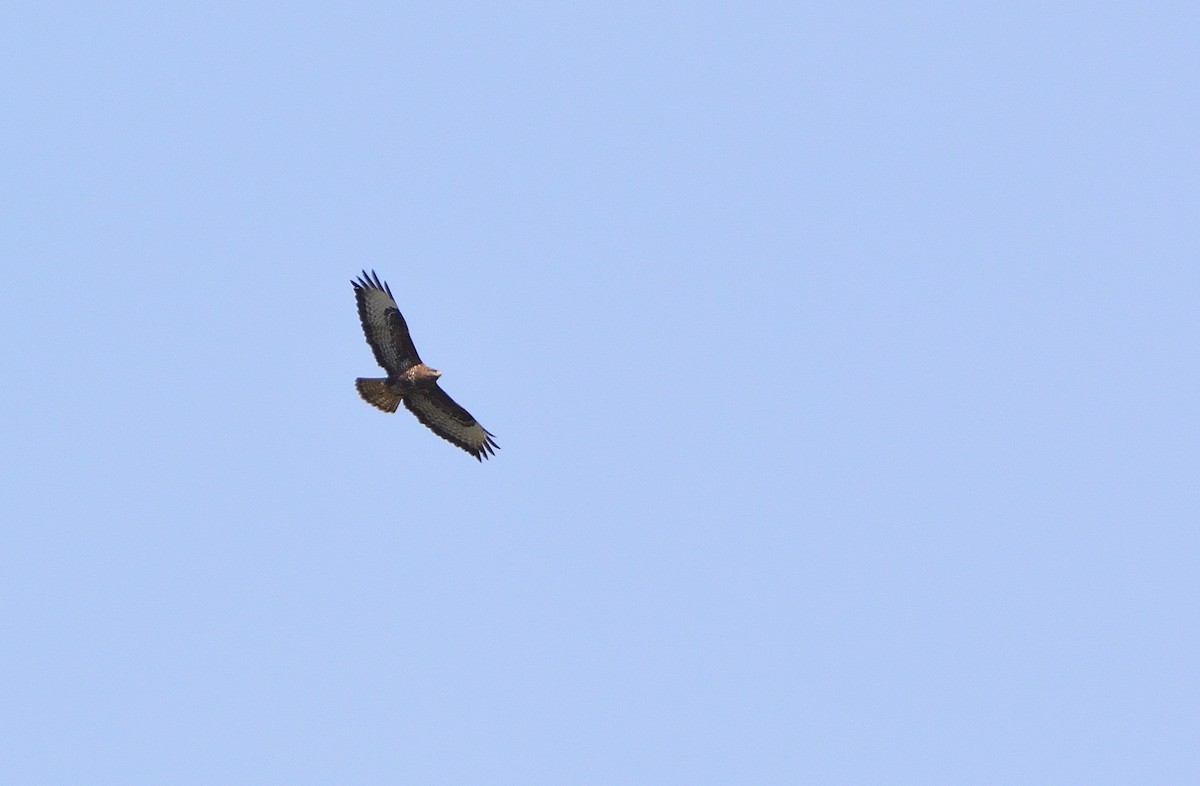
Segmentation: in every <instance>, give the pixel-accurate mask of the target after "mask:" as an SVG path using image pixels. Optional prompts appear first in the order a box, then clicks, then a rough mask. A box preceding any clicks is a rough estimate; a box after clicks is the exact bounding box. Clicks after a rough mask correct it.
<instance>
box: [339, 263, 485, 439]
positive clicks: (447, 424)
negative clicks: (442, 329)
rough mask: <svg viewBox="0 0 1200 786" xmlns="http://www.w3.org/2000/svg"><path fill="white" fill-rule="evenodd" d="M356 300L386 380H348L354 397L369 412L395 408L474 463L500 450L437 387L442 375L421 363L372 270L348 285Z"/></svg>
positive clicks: (388, 293)
mask: <svg viewBox="0 0 1200 786" xmlns="http://www.w3.org/2000/svg"><path fill="white" fill-rule="evenodd" d="M350 283H351V284H352V285H353V286H354V298H355V300H356V301H358V318H359V319H360V320H362V328H363V334H364V335H365V336H366V337H367V343H368V344H370V345H371V351H372V352H374V353H375V360H377V361H378V362H379V365H381V366H383V369H384V371H386V372H387V374H388V375H387V378H386V379H378V378H376V379H364V378H361V377H360V378H359V379H356V380H354V386H355V387H356V388H357V389H358V395H360V396H362V398H363V400H364V401H366V402H367V403H368V404H370V405H371V406H373V407H378V408H379V409H382V410H383V411H384V412H395V411H396V409H397V408H398V407H399V406H400V404H401V403H403V404H404V406H405V407H406V408H407V409H408V411H409V412H412V413H413V414H414V415H416V416H417V420H419V421H421V422H422V423H424V424H425V425H426V426H428V427H429V429H430V430H431V431H433V433H435V434H437V435H438V436H439V437H441V438H442V439H445V440H448V441H449V442H452V443H454V444H455V445H458V446H459V447H460V448H462V449H463V450H465V451H467V452H468V453H470V454H471V455H472V456H474V457H475V458H476V460H478V461H482V460H483V459H485V458H488V457H489V456H494V455H495V453H496V449H497V448H499V447H500V446H499V445H497V444H496V442H495V440H493V439H492V436H493V435H492V433H491V432H490V431H488V430H487V429H485V428H484V427H483V426H481V425H479V423H478V422H477V421H476V420H475V418H473V417H471V413H470V412H467V411H466V410H465V409H463V408H462V407H460V406H459V405H458V404H456V403H455V402H454V399H452V398H450V397H449V396H448V395H446V391H444V390H442V389H441V388H440V387H438V382H437V380H438V377H440V376H441V375H442V372H440V371H437V370H435V369H432V368H430V367H429V366H427V365H425V364H424V363H422V362H421V358H420V356H419V355H417V348H416V347H415V346H413V341H412V337H411V336H410V335H409V333H408V324H407V323H406V322H405V321H404V316H403V315H401V313H400V309H399V308H398V307H397V306H396V300H395V298H393V297H392V290H391V288H390V287H388V285H387V284H385V283H383V282H381V281H380V280H379V276H378V275H376V274H375V271H373V270H372V271H371V275H367V271H365V270H364V271H363V273H362V276H360V277H359V278H357V279H355V280H354V281H351V282H350Z"/></svg>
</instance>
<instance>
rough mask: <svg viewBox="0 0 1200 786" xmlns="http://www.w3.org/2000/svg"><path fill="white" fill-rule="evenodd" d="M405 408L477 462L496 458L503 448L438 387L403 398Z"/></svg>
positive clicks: (414, 392) (435, 385) (419, 389)
mask: <svg viewBox="0 0 1200 786" xmlns="http://www.w3.org/2000/svg"><path fill="white" fill-rule="evenodd" d="M404 406H406V407H408V409H409V411H410V412H412V413H413V414H414V415H416V416H417V420H419V421H421V422H422V423H424V424H425V425H426V426H428V427H429V428H430V430H431V431H433V433H434V434H437V435H438V436H439V437H441V438H442V439H445V440H449V441H450V442H453V443H454V444H455V445H458V446H459V447H460V448H462V449H463V450H465V451H467V452H468V453H470V454H471V455H472V456H474V457H475V459H476V460H477V461H483V460H484V459H485V458H487V457H488V456H494V455H496V449H497V448H499V447H500V446H499V445H497V444H496V441H495V440H493V439H492V433H491V432H490V431H488V430H487V429H485V428H484V427H483V426H481V425H479V423H478V422H477V421H476V420H475V418H473V417H471V413H470V412H467V411H466V410H465V409H463V408H462V407H460V406H459V405H458V404H456V403H454V399H452V398H450V397H449V396H448V395H446V391H444V390H442V389H441V388H440V387H438V386H437V384H436V383H435V384H433V385H430V386H428V387H421V388H418V389H416V390H414V391H413V392H411V393H409V394H408V395H407V396H405V397H404Z"/></svg>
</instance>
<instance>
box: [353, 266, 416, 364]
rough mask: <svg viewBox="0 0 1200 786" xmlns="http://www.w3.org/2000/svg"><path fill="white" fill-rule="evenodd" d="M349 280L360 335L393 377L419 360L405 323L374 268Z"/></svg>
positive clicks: (393, 299) (390, 293) (394, 300)
mask: <svg viewBox="0 0 1200 786" xmlns="http://www.w3.org/2000/svg"><path fill="white" fill-rule="evenodd" d="M350 283H351V284H352V285H353V286H354V299H355V300H357V301H358V318H359V319H360V320H362V328H363V334H364V335H365V336H366V337H367V343H368V344H370V345H371V351H372V352H374V353H375V360H377V361H378V362H379V365H381V366H383V367H384V369H385V370H386V371H387V373H388V375H389V376H395V375H397V374H401V373H403V372H404V371H405V370H406V369H408V368H409V367H411V366H413V365H415V364H417V363H420V362H421V358H420V357H419V356H418V355H417V348H416V347H414V346H413V342H412V336H410V335H409V334H408V323H406V322H405V321H404V316H403V315H402V314H401V313H400V309H399V308H398V307H397V306H396V299H395V298H393V297H392V290H391V288H390V287H389V286H388V285H387V284H384V283H382V282H380V280H379V276H378V275H377V274H376V273H375V271H374V270H372V271H371V275H369V276H368V275H367V271H365V270H364V271H363V273H362V276H360V277H359V278H357V279H355V280H354V281H351V282H350Z"/></svg>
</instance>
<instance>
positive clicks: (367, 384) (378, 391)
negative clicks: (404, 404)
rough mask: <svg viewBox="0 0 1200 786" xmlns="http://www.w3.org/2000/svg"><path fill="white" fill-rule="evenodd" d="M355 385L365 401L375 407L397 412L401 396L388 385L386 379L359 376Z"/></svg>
mask: <svg viewBox="0 0 1200 786" xmlns="http://www.w3.org/2000/svg"><path fill="white" fill-rule="evenodd" d="M354 387H356V388H358V395H360V396H362V398H363V401H365V402H367V403H368V404H370V405H371V406H373V407H379V408H380V409H382V410H383V411H384V412H395V411H396V407H398V406H400V396H399V395H397V394H396V393H393V392H392V389H391V388H389V387H388V386H387V380H386V379H363V378H362V377H359V378H358V379H356V380H354Z"/></svg>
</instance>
